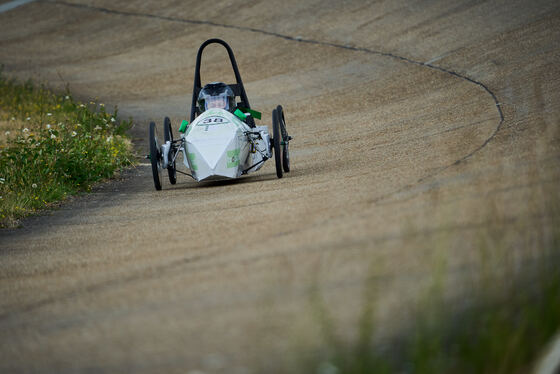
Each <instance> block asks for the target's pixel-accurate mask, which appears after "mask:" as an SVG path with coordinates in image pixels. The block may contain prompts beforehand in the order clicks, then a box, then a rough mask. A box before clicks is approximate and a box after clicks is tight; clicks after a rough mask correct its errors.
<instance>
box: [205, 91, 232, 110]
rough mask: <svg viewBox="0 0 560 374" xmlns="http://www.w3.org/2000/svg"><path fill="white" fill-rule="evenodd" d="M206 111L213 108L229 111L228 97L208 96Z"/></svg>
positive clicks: (206, 98) (223, 95) (222, 95)
mask: <svg viewBox="0 0 560 374" xmlns="http://www.w3.org/2000/svg"><path fill="white" fill-rule="evenodd" d="M204 99H205V100H204V106H205V108H204V109H205V110H208V109H211V108H219V109H225V110H229V105H228V99H227V95H225V94H221V95H218V96H207V97H205V98H204Z"/></svg>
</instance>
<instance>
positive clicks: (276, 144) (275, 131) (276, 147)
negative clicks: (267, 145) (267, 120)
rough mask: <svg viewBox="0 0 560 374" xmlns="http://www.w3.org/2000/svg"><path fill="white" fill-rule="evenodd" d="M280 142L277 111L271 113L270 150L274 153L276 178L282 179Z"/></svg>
mask: <svg viewBox="0 0 560 374" xmlns="http://www.w3.org/2000/svg"><path fill="white" fill-rule="evenodd" d="M281 142H282V135H280V118H279V117H278V110H277V109H274V110H273V111H272V149H273V152H274V160H275V161H276V176H277V177H278V178H282V176H283V172H282V154H281V153H280V143H281Z"/></svg>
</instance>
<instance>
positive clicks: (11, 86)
mask: <svg viewBox="0 0 560 374" xmlns="http://www.w3.org/2000/svg"><path fill="white" fill-rule="evenodd" d="M131 122H132V121H131V120H129V121H119V120H117V108H115V109H114V110H113V112H112V113H110V112H107V111H106V108H105V106H104V105H103V104H102V103H96V102H93V101H92V102H89V103H88V104H83V103H79V102H76V101H74V100H73V98H72V95H71V94H70V93H69V92H68V90H67V92H66V93H65V94H63V95H58V94H55V93H53V92H51V91H50V90H48V89H47V88H46V87H45V86H43V85H41V86H36V85H34V84H33V83H32V82H31V81H27V82H25V83H19V82H17V81H15V80H13V79H7V78H6V77H5V76H3V75H2V71H1V70H0V130H1V132H2V134H1V136H0V227H14V226H17V224H18V219H20V218H22V217H24V216H26V215H29V214H31V213H33V212H35V211H37V210H38V209H42V208H45V207H47V206H49V205H50V204H52V203H54V202H56V201H60V200H62V199H64V198H65V197H66V196H68V195H70V194H74V193H77V192H80V191H89V190H90V189H91V186H92V184H93V183H95V182H97V181H99V180H101V179H104V178H110V177H112V176H113V175H114V173H115V172H116V171H118V170H120V169H122V168H123V167H126V166H128V165H131V164H132V160H133V156H132V151H131V144H130V141H129V140H128V139H127V137H126V136H125V132H126V130H127V129H128V128H129V127H130V125H131Z"/></svg>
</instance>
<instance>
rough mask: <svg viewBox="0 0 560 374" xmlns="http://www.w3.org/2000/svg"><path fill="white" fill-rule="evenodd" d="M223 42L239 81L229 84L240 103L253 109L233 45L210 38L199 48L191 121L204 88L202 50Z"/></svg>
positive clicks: (236, 78)
mask: <svg viewBox="0 0 560 374" xmlns="http://www.w3.org/2000/svg"><path fill="white" fill-rule="evenodd" d="M214 43H216V44H221V45H223V46H224V47H225V49H226V50H227V53H228V56H229V59H230V61H231V67H232V68H233V73H234V74H235V80H236V81H237V82H236V84H229V86H230V87H231V89H232V90H233V92H234V93H235V96H239V98H240V99H241V103H240V105H241V106H242V107H244V108H247V109H251V106H250V105H249V99H248V98H247V94H246V93H245V87H244V86H243V81H242V80H241V75H240V74H239V69H238V68H237V62H236V61H235V56H234V55H233V51H232V50H231V47H230V46H229V45H228V44H227V43H226V42H224V41H223V40H221V39H208V40H207V41H205V42H204V43H202V45H201V46H200V48H199V49H198V53H197V55H196V68H195V71H194V88H193V96H192V105H191V123H192V121H194V119H195V117H196V114H197V106H196V101H197V99H198V94H199V92H200V90H202V84H201V82H200V62H201V60H202V51H203V50H204V48H206V47H207V46H208V45H210V44H214Z"/></svg>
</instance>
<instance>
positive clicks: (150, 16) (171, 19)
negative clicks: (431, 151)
mask: <svg viewBox="0 0 560 374" xmlns="http://www.w3.org/2000/svg"><path fill="white" fill-rule="evenodd" d="M40 2H45V3H50V4H57V5H63V6H68V7H73V8H81V9H87V10H91V11H96V12H101V13H107V14H115V15H120V16H128V17H142V18H148V19H157V20H162V21H169V22H177V23H185V24H190V25H206V26H214V27H221V28H225V29H233V30H237V31H247V32H252V33H256V34H262V35H267V36H272V37H275V38H280V39H284V40H288V41H291V42H296V43H305V44H315V45H321V46H326V47H331V48H338V49H344V50H349V51H354V52H361V53H367V54H372V55H377V56H382V57H387V58H391V59H394V60H398V61H402V62H404V63H408V64H413V65H417V66H422V67H425V68H427V69H432V70H435V71H439V72H442V73H444V74H447V75H450V76H452V77H455V78H458V79H462V80H464V81H467V82H469V83H471V84H475V85H477V86H479V87H480V88H482V89H483V90H484V91H486V93H487V94H488V95H490V97H491V98H492V100H493V101H494V105H495V106H496V110H497V111H498V115H499V118H500V120H499V121H498V124H497V125H496V127H495V128H494V131H493V132H492V133H491V134H490V136H489V137H488V138H486V139H485V140H484V141H483V142H482V144H480V145H479V146H478V147H476V148H475V149H474V150H472V151H471V152H469V153H468V154H466V155H463V156H461V157H459V158H458V159H456V160H455V161H453V162H452V163H450V164H448V165H446V166H442V167H440V168H438V169H436V170H435V171H434V172H432V173H430V174H428V175H425V176H423V177H421V178H419V179H418V180H417V181H416V184H418V183H422V182H424V181H426V180H428V179H430V178H432V177H434V176H436V175H438V174H439V173H441V172H443V171H445V170H447V169H449V168H451V167H453V166H455V165H458V164H460V163H462V162H464V161H466V160H467V159H469V158H470V157H472V156H473V155H474V154H476V153H477V152H479V151H480V150H482V149H483V148H484V147H486V146H487V145H488V143H490V142H491V141H492V139H493V138H494V137H495V136H496V134H497V133H498V132H499V131H500V129H501V127H502V125H503V123H504V113H503V111H502V108H501V104H500V101H499V100H498V97H497V96H496V94H495V93H494V92H493V91H492V90H491V89H490V88H489V87H488V86H487V85H486V84H484V83H483V82H480V81H478V80H476V79H473V78H471V77H468V76H466V75H464V74H461V73H458V72H456V71H454V70H451V69H447V68H444V67H441V66H436V65H433V64H431V63H429V62H422V61H417V60H414V59H412V58H409V57H405V56H400V55H397V54H394V53H390V52H385V51H380V50H374V49H369V48H363V47H355V46H350V45H344V44H337V43H331V42H326V41H320V40H313V39H305V38H303V37H300V36H290V35H284V34H280V33H276V32H272V31H267V30H263V29H257V28H253V27H245V26H237V25H230V24H225V23H217V22H212V21H202V20H194V19H186V18H179V17H169V16H162V15H157V14H151V13H140V12H130V11H123V10H117V9H110V8H105V7H96V6H92V5H87V4H74V3H69V2H65V1H57V0H40ZM414 185H415V184H408V185H405V186H403V187H401V188H399V189H397V190H395V191H393V192H392V193H390V194H386V195H382V196H379V197H377V198H375V199H373V202H378V201H381V200H383V199H385V198H387V197H389V196H391V195H393V194H396V193H399V192H402V191H404V190H407V189H409V188H411V187H413V186H414Z"/></svg>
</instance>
